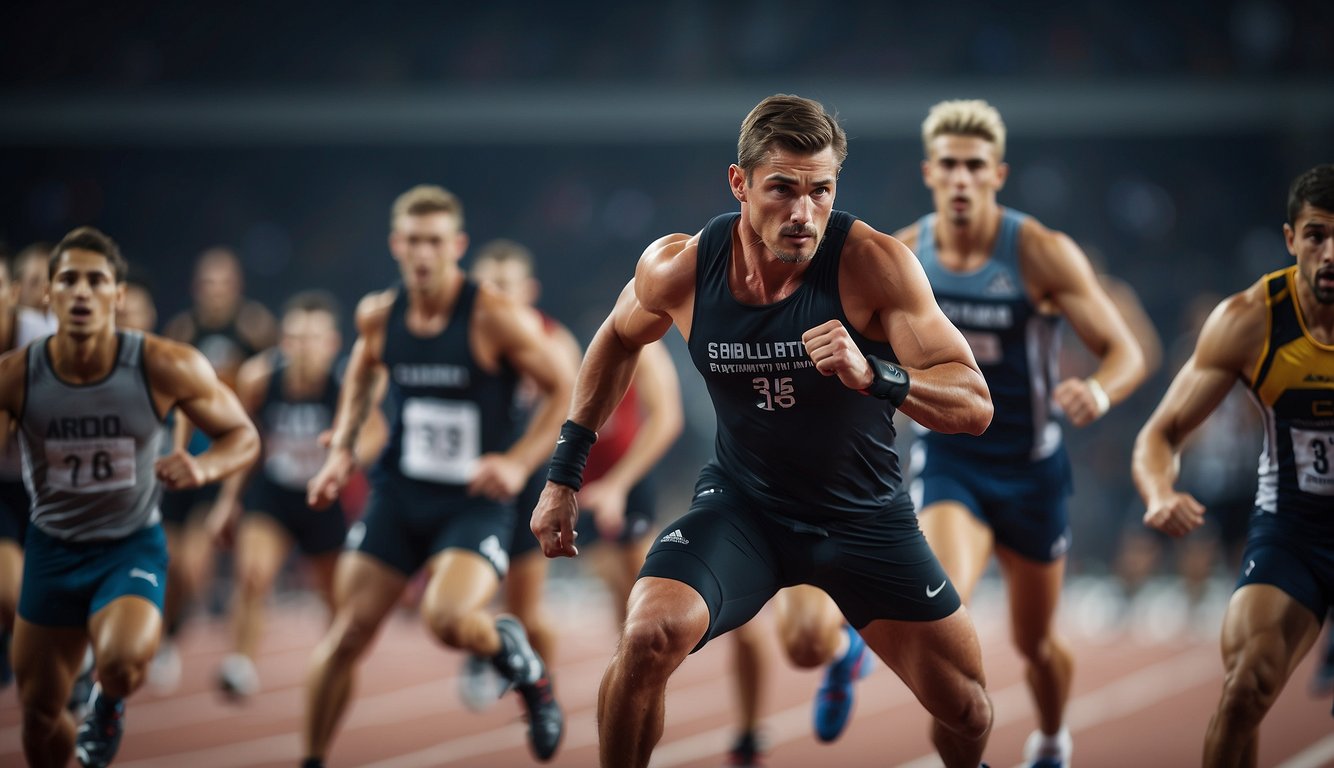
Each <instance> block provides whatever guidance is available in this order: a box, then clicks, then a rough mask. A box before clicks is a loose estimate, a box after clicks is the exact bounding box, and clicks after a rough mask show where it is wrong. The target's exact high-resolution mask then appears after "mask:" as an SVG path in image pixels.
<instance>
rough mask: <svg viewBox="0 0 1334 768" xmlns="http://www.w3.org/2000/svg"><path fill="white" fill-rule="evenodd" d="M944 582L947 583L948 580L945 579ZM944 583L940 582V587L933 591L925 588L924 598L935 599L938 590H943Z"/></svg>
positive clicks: (938, 592)
mask: <svg viewBox="0 0 1334 768" xmlns="http://www.w3.org/2000/svg"><path fill="white" fill-rule="evenodd" d="M945 581H949V579H945ZM945 581H942V582H940V586H938V587H936V588H935V589H932V588H931V587H927V588H926V596H927V597H935V596H936V595H938V594H940V590H942V589H944V588H945Z"/></svg>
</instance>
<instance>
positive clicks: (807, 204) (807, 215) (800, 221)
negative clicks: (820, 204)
mask: <svg viewBox="0 0 1334 768" xmlns="http://www.w3.org/2000/svg"><path fill="white" fill-rule="evenodd" d="M813 209H814V203H812V202H811V198H810V196H808V195H801V196H800V197H798V198H797V199H796V200H795V201H794V202H793V203H792V214H791V221H792V223H793V224H797V225H800V226H803V227H804V226H806V225H807V224H809V223H810V222H811V211H812V210H813Z"/></svg>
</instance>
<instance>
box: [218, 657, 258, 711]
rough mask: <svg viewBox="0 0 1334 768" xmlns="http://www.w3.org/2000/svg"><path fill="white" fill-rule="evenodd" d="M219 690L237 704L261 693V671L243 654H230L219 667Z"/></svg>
mask: <svg viewBox="0 0 1334 768" xmlns="http://www.w3.org/2000/svg"><path fill="white" fill-rule="evenodd" d="M218 688H219V690H221V691H222V692H223V694H224V695H225V696H226V697H227V698H228V699H230V700H232V701H235V702H240V701H244V700H245V699H248V698H250V697H251V696H254V695H255V694H257V693H259V670H257V669H255V662H253V661H251V660H250V657H249V656H246V655H245V654H243V653H229V654H227V655H226V656H224V657H223V659H222V663H221V664H219V665H218Z"/></svg>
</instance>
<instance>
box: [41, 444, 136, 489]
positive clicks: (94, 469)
mask: <svg viewBox="0 0 1334 768" xmlns="http://www.w3.org/2000/svg"><path fill="white" fill-rule="evenodd" d="M44 445H45V449H46V464H47V467H46V482H47V485H49V486H50V487H51V488H52V489H53V490H57V491H64V492H65V493H103V492H105V491H119V490H124V489H126V488H133V487H134V480H135V478H134V468H135V461H134V438H132V437H107V438H101V439H96V440H47V441H46V442H45V444H44Z"/></svg>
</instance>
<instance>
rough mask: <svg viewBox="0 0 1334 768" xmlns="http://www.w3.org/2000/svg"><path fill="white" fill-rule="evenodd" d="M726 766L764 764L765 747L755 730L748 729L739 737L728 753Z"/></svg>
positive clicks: (729, 767)
mask: <svg viewBox="0 0 1334 768" xmlns="http://www.w3.org/2000/svg"><path fill="white" fill-rule="evenodd" d="M723 765H724V766H728V768H731V766H739V765H740V766H763V765H764V748H763V746H762V744H761V743H760V738H759V736H758V735H757V734H756V733H755V732H754V731H746V732H744V733H742V734H741V735H740V736H738V737H737V740H736V742H735V743H734V744H733V745H732V749H731V751H729V752H728V753H727V759H726V762H724V763H723Z"/></svg>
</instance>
